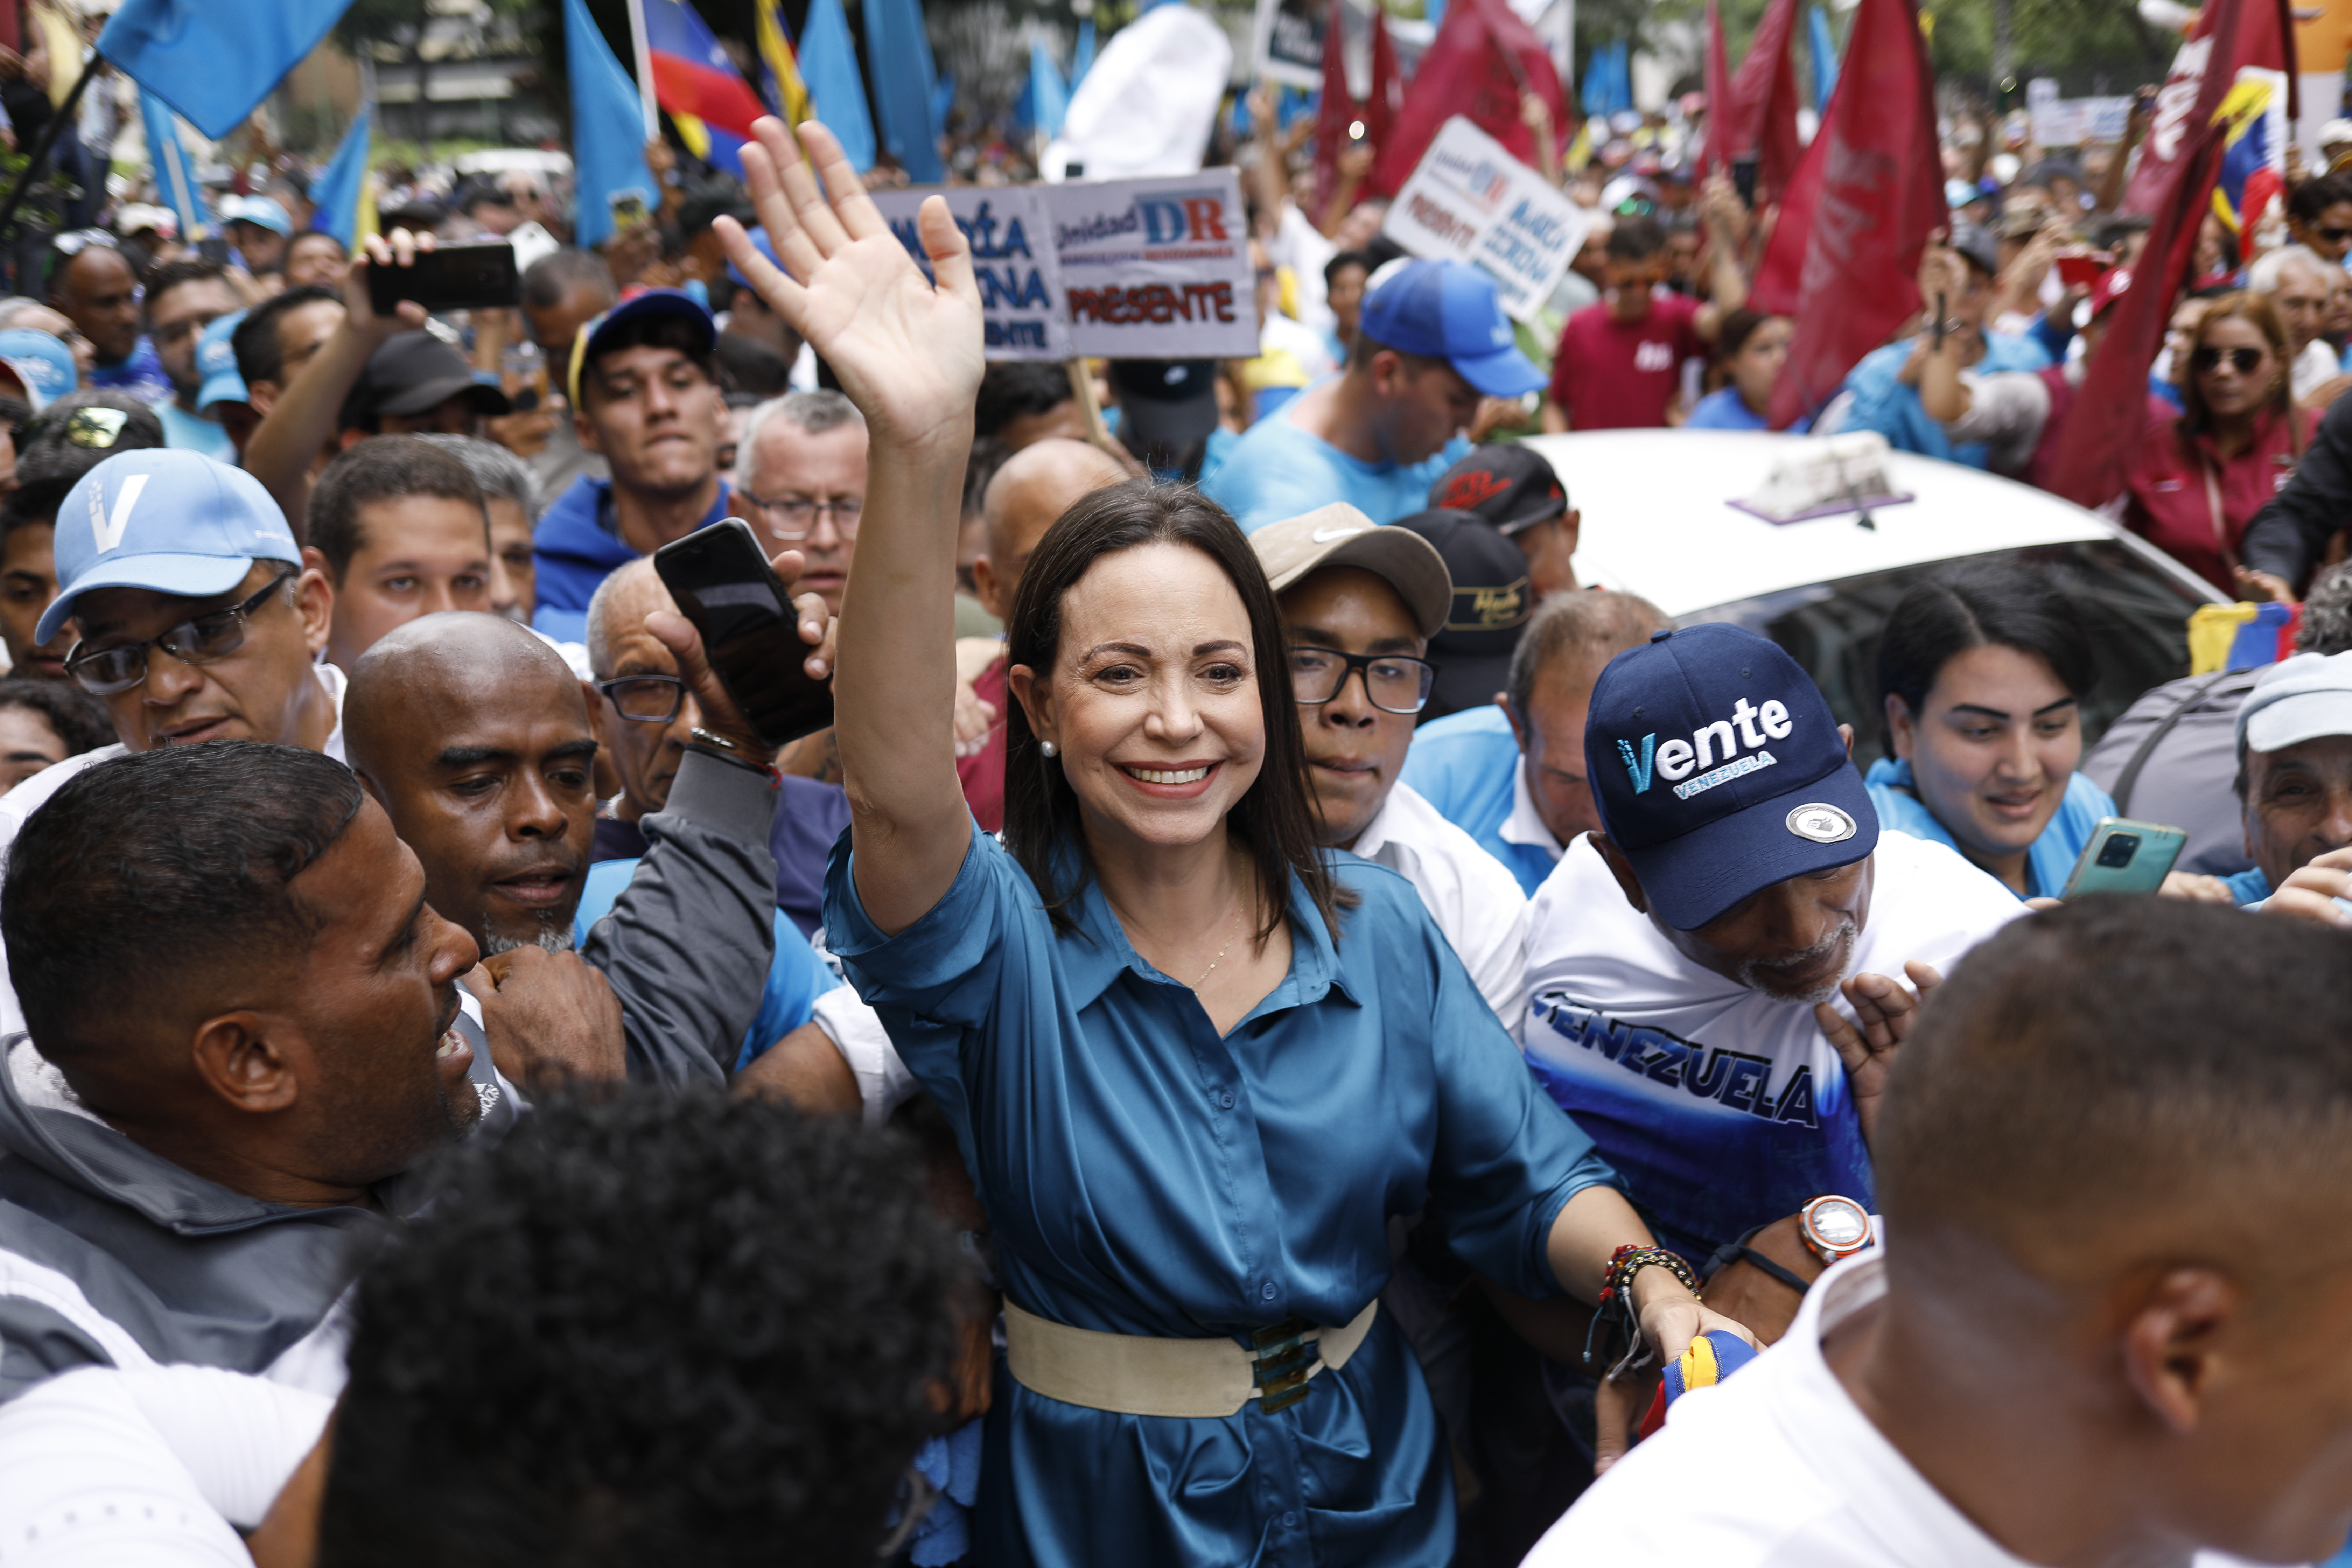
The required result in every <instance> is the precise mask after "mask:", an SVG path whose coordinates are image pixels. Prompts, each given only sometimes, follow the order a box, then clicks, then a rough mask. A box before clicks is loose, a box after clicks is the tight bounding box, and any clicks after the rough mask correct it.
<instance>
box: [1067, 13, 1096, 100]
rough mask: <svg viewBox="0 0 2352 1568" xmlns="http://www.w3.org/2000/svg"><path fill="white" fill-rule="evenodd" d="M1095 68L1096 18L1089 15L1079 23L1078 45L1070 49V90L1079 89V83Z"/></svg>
mask: <svg viewBox="0 0 2352 1568" xmlns="http://www.w3.org/2000/svg"><path fill="white" fill-rule="evenodd" d="M1094 68H1095V19H1094V18H1093V17H1092V16H1088V17H1087V18H1086V19H1085V20H1083V21H1081V22H1080V23H1079V24H1078V45H1077V47H1076V48H1075V49H1073V50H1071V51H1070V90H1071V91H1072V92H1076V91H1077V90H1078V83H1080V82H1082V81H1084V80H1086V79H1087V72H1088V71H1090V70H1092V69H1094Z"/></svg>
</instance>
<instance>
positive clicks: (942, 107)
mask: <svg viewBox="0 0 2352 1568" xmlns="http://www.w3.org/2000/svg"><path fill="white" fill-rule="evenodd" d="M954 107H955V72H953V71H942V72H940V85H939V86H937V87H935V88H933V89H931V134H932V135H934V136H944V135H946V134H947V133H948V110H951V109H953V108H954Z"/></svg>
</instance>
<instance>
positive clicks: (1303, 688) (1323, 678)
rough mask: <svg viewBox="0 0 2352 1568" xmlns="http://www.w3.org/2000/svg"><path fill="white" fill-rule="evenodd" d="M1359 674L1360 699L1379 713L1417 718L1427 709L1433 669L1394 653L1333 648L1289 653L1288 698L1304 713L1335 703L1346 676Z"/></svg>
mask: <svg viewBox="0 0 2352 1568" xmlns="http://www.w3.org/2000/svg"><path fill="white" fill-rule="evenodd" d="M1359 673H1360V674H1361V675H1362V676H1363V678H1364V695H1365V696H1367V697H1369V698H1370V699H1371V700H1372V706H1373V707H1375V708H1377V709H1379V710H1381V712H1383V713H1418V712H1420V711H1421V710H1422V709H1423V707H1424V706H1426V705H1427V704H1428V701H1429V688H1430V685H1431V683H1432V682H1433V681H1434V680H1435V679H1437V666H1435V665H1433V664H1432V663H1430V662H1429V660H1427V659H1425V658H1410V657H1408V656H1407V655H1404V654H1397V653H1341V652H1340V651H1339V649H1338V648H1333V647H1295V648H1292V649H1291V650H1290V694H1291V695H1292V696H1293V697H1295V698H1297V700H1298V702H1299V705H1300V706H1301V707H1305V708H1319V707H1321V706H1322V705H1323V704H1324V703H1326V702H1330V701H1333V700H1337V699H1338V697H1339V693H1340V692H1341V691H1342V690H1344V689H1346V687H1347V684H1348V677H1349V676H1350V675H1355V674H1359Z"/></svg>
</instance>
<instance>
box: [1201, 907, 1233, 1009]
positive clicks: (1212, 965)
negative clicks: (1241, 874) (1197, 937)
mask: <svg viewBox="0 0 2352 1568" xmlns="http://www.w3.org/2000/svg"><path fill="white" fill-rule="evenodd" d="M1241 920H1242V910H1241V906H1240V905H1239V904H1235V905H1234V925H1235V926H1236V927H1238V926H1239V925H1240V924H1241ZM1241 934H1242V933H1241V932H1240V931H1238V930H1236V931H1234V934H1233V935H1232V936H1229V937H1227V938H1225V945H1224V946H1223V947H1221V948H1219V949H1217V956H1216V957H1214V958H1213V959H1211V960H1209V967H1208V968H1206V969H1203V970H1202V971H1201V978H1200V979H1198V980H1195V981H1194V982H1192V989H1193V990H1195V991H1198V990H1199V989H1200V988H1201V987H1202V986H1203V985H1206V984H1208V983H1209V976H1210V975H1212V974H1214V973H1216V972H1217V965H1219V964H1220V963H1223V962H1224V961H1225V954H1227V953H1228V952H1232V951H1233V950H1234V942H1235V941H1236V940H1238V939H1239V938H1240V936H1241Z"/></svg>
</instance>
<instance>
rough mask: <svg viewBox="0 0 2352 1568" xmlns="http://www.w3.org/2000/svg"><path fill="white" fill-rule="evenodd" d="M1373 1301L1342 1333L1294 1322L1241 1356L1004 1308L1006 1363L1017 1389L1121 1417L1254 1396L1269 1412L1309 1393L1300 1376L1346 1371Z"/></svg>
mask: <svg viewBox="0 0 2352 1568" xmlns="http://www.w3.org/2000/svg"><path fill="white" fill-rule="evenodd" d="M1379 1309H1380V1301H1379V1300H1378V1299H1377V1298H1375V1299H1374V1300H1370V1301H1367V1302H1366V1303H1364V1310H1362V1311H1360V1312H1359V1313H1357V1314H1356V1316H1355V1320H1354V1321H1352V1322H1349V1323H1348V1324H1347V1325H1346V1326H1345V1327H1342V1328H1336V1329H1335V1328H1328V1327H1325V1326H1323V1325H1321V1324H1318V1323H1307V1322H1303V1321H1300V1320H1297V1319H1295V1318H1294V1319H1292V1320H1290V1321H1287V1322H1283V1323H1277V1324H1276V1325H1274V1326H1273V1327H1272V1328H1267V1329H1260V1330H1259V1331H1257V1333H1256V1334H1255V1336H1253V1337H1254V1338H1255V1342H1256V1345H1257V1348H1256V1350H1255V1352H1251V1351H1247V1350H1244V1349H1243V1348H1242V1347H1241V1346H1240V1345H1237V1344H1235V1343H1234V1342H1233V1341H1231V1340H1229V1339H1211V1340H1160V1339H1152V1338H1150V1337H1149V1336H1146V1335H1142V1334H1106V1333H1099V1332H1097V1331H1095V1330H1093V1329H1074V1328H1071V1327H1069V1326H1068V1325H1067V1324H1065V1323H1055V1322H1049V1321H1046V1320H1045V1319H1044V1318H1041V1317H1039V1316H1037V1315H1036V1314H1035V1313H1034V1312H1024V1311H1023V1310H1021V1309H1020V1308H1018V1307H1016V1306H1014V1305H1013V1303H1012V1302H1010V1301H1007V1302H1005V1303H1004V1359H1005V1363H1006V1364H1007V1365H1008V1366H1009V1367H1010V1368H1011V1370H1012V1373H1013V1376H1014V1377H1015V1378H1017V1379H1018V1380H1020V1383H1021V1385H1022V1386H1023V1387H1024V1388H1027V1389H1030V1390H1032V1391H1034V1392H1035V1393H1038V1394H1044V1395H1045V1397H1046V1398H1048V1399H1058V1400H1060V1401H1062V1403H1064V1404H1065V1405H1085V1406H1087V1408H1088V1409H1091V1410H1113V1411H1117V1412H1118V1413H1119V1414H1121V1415H1184V1416H1194V1417H1203V1418H1209V1417H1218V1416H1225V1415H1238V1414H1240V1412H1241V1409H1242V1407H1243V1406H1244V1405H1247V1404H1248V1403H1249V1402H1250V1401H1251V1400H1253V1399H1260V1398H1262V1399H1264V1400H1265V1410H1266V1411H1268V1412H1269V1413H1271V1412H1274V1411H1276V1410H1281V1409H1283V1408H1285V1407H1286V1406H1288V1405H1295V1404H1297V1402H1298V1401H1299V1400H1301V1399H1304V1398H1305V1397H1306V1396H1307V1380H1308V1379H1309V1378H1311V1377H1313V1376H1314V1375H1315V1374H1316V1373H1318V1372H1321V1371H1322V1370H1323V1369H1324V1368H1325V1367H1336V1366H1345V1365H1347V1364H1348V1358H1349V1356H1352V1355H1354V1354H1355V1353H1356V1347H1357V1346H1359V1345H1360V1344H1362V1343H1363V1342H1364V1336H1365V1335H1366V1334H1368V1333H1370V1331H1371V1328H1372V1315H1373V1314H1374V1313H1375V1312H1376V1311H1378V1310H1379Z"/></svg>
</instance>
